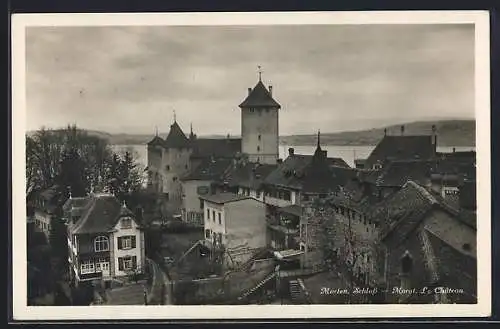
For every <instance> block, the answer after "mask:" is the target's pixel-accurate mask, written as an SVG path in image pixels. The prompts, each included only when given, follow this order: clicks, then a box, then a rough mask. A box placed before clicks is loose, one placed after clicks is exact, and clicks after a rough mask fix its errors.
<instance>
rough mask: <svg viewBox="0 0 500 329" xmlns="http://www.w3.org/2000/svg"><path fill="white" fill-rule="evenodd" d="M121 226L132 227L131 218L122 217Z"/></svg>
mask: <svg viewBox="0 0 500 329" xmlns="http://www.w3.org/2000/svg"><path fill="white" fill-rule="evenodd" d="M120 226H121V228H122V229H129V228H132V219H131V218H123V219H122V220H121V225H120Z"/></svg>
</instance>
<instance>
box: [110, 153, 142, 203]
mask: <svg viewBox="0 0 500 329" xmlns="http://www.w3.org/2000/svg"><path fill="white" fill-rule="evenodd" d="M106 176H107V177H106V182H107V188H108V190H109V191H110V192H111V193H113V194H114V195H116V197H117V198H118V199H119V200H120V201H129V200H130V196H131V194H132V193H133V192H137V191H138V190H139V189H140V187H141V174H140V172H139V168H138V166H137V164H136V162H135V160H134V158H133V156H132V153H131V152H129V151H126V152H125V153H123V155H122V156H120V155H119V154H117V153H113V155H112V156H111V159H110V161H109V163H108V167H107V175H106Z"/></svg>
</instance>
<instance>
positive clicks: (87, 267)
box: [80, 260, 95, 274]
mask: <svg viewBox="0 0 500 329" xmlns="http://www.w3.org/2000/svg"><path fill="white" fill-rule="evenodd" d="M80 272H81V274H89V273H95V268H94V262H93V261H92V260H85V261H82V263H81V264H80Z"/></svg>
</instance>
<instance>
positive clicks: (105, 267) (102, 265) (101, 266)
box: [95, 258, 109, 272]
mask: <svg viewBox="0 0 500 329" xmlns="http://www.w3.org/2000/svg"><path fill="white" fill-rule="evenodd" d="M95 271H96V272H108V271H109V261H108V260H107V259H106V258H98V259H96V262H95Z"/></svg>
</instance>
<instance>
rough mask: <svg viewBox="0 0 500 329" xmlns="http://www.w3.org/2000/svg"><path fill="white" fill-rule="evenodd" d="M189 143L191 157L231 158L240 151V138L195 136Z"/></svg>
mask: <svg viewBox="0 0 500 329" xmlns="http://www.w3.org/2000/svg"><path fill="white" fill-rule="evenodd" d="M191 145H192V148H193V154H192V155H191V158H208V157H214V158H232V157H234V155H235V154H237V153H238V152H241V138H224V139H222V138H221V139H216V138H197V139H195V140H194V141H192V143H191Z"/></svg>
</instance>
